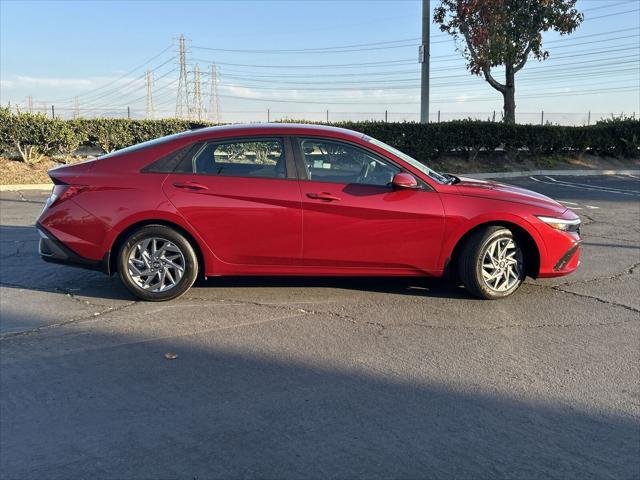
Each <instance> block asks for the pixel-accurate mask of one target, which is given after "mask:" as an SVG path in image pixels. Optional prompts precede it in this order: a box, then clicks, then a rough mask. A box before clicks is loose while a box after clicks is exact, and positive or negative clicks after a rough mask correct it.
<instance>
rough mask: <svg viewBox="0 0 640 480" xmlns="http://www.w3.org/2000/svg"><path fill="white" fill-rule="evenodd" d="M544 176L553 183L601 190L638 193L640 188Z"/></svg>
mask: <svg viewBox="0 0 640 480" xmlns="http://www.w3.org/2000/svg"><path fill="white" fill-rule="evenodd" d="M545 178H548V179H549V180H551V181H552V182H554V183H559V184H561V185H577V186H580V187H589V188H597V189H600V190H603V191H607V190H608V191H612V192H629V193H637V194H640V190H627V189H626V188H613V187H604V186H602V185H592V184H590V183H578V182H569V181H568V180H556V179H555V178H553V177H549V176H548V175H545Z"/></svg>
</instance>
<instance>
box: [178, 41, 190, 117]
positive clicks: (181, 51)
mask: <svg viewBox="0 0 640 480" xmlns="http://www.w3.org/2000/svg"><path fill="white" fill-rule="evenodd" d="M178 58H179V62H180V77H179V78H178V95H177V96H176V117H177V118H186V117H187V116H188V115H189V113H190V111H189V110H190V109H189V85H188V79H187V48H186V40H185V38H184V35H180V38H179V39H178Z"/></svg>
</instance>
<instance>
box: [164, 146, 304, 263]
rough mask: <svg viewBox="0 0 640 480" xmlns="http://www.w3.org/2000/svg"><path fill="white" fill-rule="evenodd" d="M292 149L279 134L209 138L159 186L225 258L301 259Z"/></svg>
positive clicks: (236, 260)
mask: <svg viewBox="0 0 640 480" xmlns="http://www.w3.org/2000/svg"><path fill="white" fill-rule="evenodd" d="M290 152H291V150H290V149H289V148H285V140H284V139H282V138H260V137H259V138H255V139H234V140H212V141H209V142H206V143H204V144H203V145H202V146H201V147H200V148H199V149H198V150H197V151H196V153H195V154H194V155H193V158H192V159H191V164H190V166H187V168H183V170H186V171H185V172H184V173H172V174H170V175H169V176H168V177H167V179H166V180H165V182H164V184H163V189H164V191H165V193H166V195H167V196H168V198H169V200H170V201H171V202H172V203H173V205H174V206H175V207H176V208H177V209H178V211H179V212H180V213H181V214H182V215H183V216H184V217H185V218H186V220H187V221H188V222H189V223H190V224H191V225H192V227H193V228H194V229H195V230H196V231H197V232H198V233H199V234H200V235H201V236H202V237H203V238H204V240H205V241H206V242H207V244H208V245H209V247H210V248H211V250H212V251H213V253H214V254H215V255H216V256H217V257H218V258H219V259H220V260H222V261H223V262H226V263H230V264H236V265H295V264H299V263H300V259H301V255H302V210H301V202H300V189H299V187H298V181H297V179H296V178H295V175H294V174H293V173H292V172H291V170H292V165H293V163H292V159H291V158H288V157H289V156H290V155H291V153H290ZM287 163H289V168H288V167H287ZM187 165H188V162H187Z"/></svg>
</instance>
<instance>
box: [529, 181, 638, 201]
mask: <svg viewBox="0 0 640 480" xmlns="http://www.w3.org/2000/svg"><path fill="white" fill-rule="evenodd" d="M529 178H530V179H531V180H533V181H534V182H539V183H544V184H546V185H555V186H562V187H569V188H576V189H578V190H590V191H592V192H600V193H617V194H618V195H627V196H630V197H640V194H636V193H627V192H621V191H618V190H609V189H608V188H607V189H604V190H603V189H602V188H599V187H596V186H591V187H583V186H580V185H574V184H571V183H564V182H559V181H558V180H555V179H554V180H553V181H552V182H547V181H545V180H540V179H539V178H536V177H533V176H530V177H529Z"/></svg>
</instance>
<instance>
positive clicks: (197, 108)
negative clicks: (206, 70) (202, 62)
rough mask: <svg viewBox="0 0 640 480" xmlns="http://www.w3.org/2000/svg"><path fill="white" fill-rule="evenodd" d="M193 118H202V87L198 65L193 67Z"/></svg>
mask: <svg viewBox="0 0 640 480" xmlns="http://www.w3.org/2000/svg"><path fill="white" fill-rule="evenodd" d="M192 105H193V115H192V116H193V118H196V119H197V120H202V89H201V84H200V66H199V65H198V64H196V65H195V66H194V67H193V104H192Z"/></svg>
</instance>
